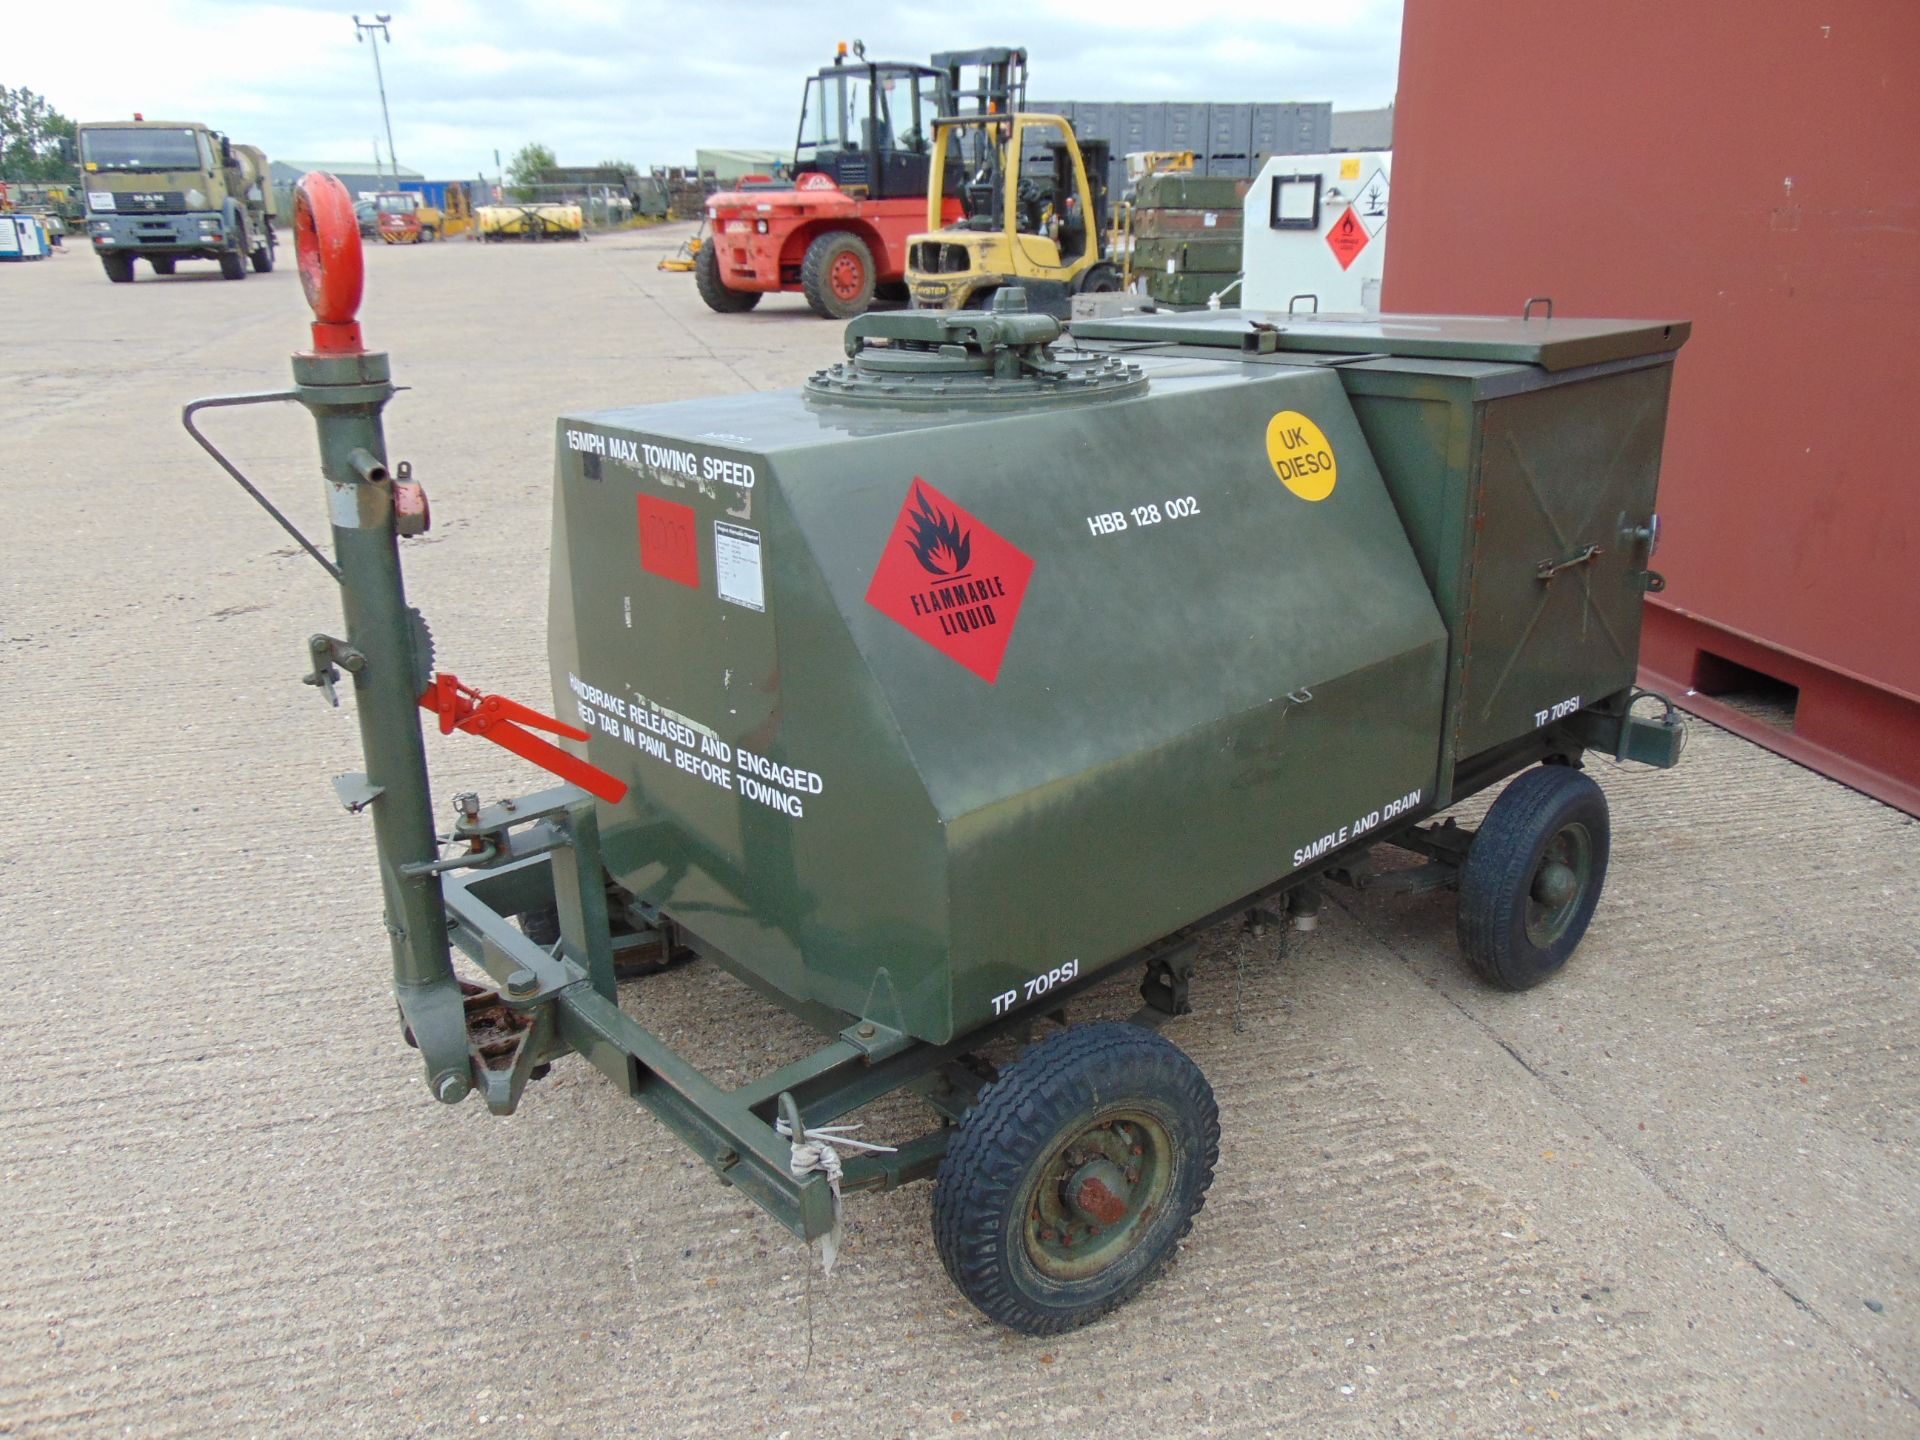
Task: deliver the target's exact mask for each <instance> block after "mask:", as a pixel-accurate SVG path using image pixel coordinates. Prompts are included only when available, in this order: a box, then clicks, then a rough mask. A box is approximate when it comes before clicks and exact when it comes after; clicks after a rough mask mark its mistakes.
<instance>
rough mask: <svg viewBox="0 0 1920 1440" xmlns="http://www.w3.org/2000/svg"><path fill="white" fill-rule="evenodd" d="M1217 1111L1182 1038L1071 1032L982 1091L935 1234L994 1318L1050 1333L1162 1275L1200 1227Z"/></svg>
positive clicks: (937, 1213)
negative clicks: (1180, 1043) (1182, 1243)
mask: <svg viewBox="0 0 1920 1440" xmlns="http://www.w3.org/2000/svg"><path fill="white" fill-rule="evenodd" d="M1219 1158H1220V1112H1219V1108H1218V1106H1217V1105H1216V1104H1215V1103H1214V1098H1213V1088H1212V1087H1211V1086H1210V1085H1208V1084H1207V1080H1206V1077H1205V1076H1204V1075H1202V1074H1201V1073H1200V1067H1199V1066H1197V1065H1195V1064H1194V1063H1193V1061H1192V1060H1190V1059H1188V1058H1187V1056H1186V1055H1185V1054H1184V1053H1183V1052H1182V1051H1181V1050H1180V1048H1179V1047H1178V1046H1176V1045H1175V1044H1174V1043H1173V1042H1172V1041H1170V1040H1167V1039H1165V1038H1164V1037H1162V1036H1160V1035H1158V1034H1156V1033H1154V1032H1153V1031H1151V1030H1146V1029H1142V1028H1141V1027H1139V1026H1137V1025H1128V1024H1125V1023H1121V1022H1118V1021H1106V1022H1102V1023H1099V1024H1094V1025H1079V1026H1075V1027H1073V1028H1072V1029H1069V1030H1062V1031H1059V1032H1057V1033H1056V1034H1054V1035H1052V1036H1050V1037H1049V1038H1048V1039H1046V1040H1044V1041H1042V1042H1041V1043H1040V1044H1038V1045H1036V1046H1034V1047H1033V1048H1032V1049H1031V1050H1029V1051H1027V1053H1026V1054H1024V1055H1022V1056H1021V1057H1020V1058H1019V1059H1018V1060H1016V1061H1014V1063H1013V1064H1011V1065H1009V1066H1008V1067H1007V1068H1006V1069H1005V1070H1003V1071H1002V1072H1001V1073H1000V1076H999V1078H998V1079H997V1080H995V1081H994V1082H993V1083H992V1084H991V1085H989V1086H987V1088H986V1089H985V1090H983V1091H981V1092H980V1098H979V1100H978V1101H977V1102H976V1103H975V1104H974V1106H973V1108H972V1109H970V1110H969V1111H968V1112H967V1115H966V1118H965V1119H964V1120H962V1121H961V1122H960V1126H959V1129H958V1130H957V1131H956V1132H955V1133H954V1136H953V1140H952V1143H951V1144H950V1145H949V1146H948V1147H947V1153H946V1156H945V1158H944V1159H943V1160H942V1161H941V1164H940V1173H939V1177H938V1180H937V1182H936V1184H935V1187H934V1192H933V1238H934V1244H935V1246H936V1247H937V1248H938V1249H939V1251H940V1259H941V1261H942V1262H943V1263H944V1264H945V1265H946V1267H947V1274H948V1275H949V1276H950V1277H952V1279H953V1283H954V1284H955V1285H956V1286H958V1287H959V1290H960V1293H961V1294H963V1295H965V1296H966V1297H967V1299H968V1300H970V1301H972V1302H973V1304H974V1305H975V1306H976V1307H978V1308H979V1310H980V1312H981V1313H982V1314H984V1315H985V1316H987V1318H988V1319H990V1320H995V1321H997V1322H999V1323H1000V1324H1002V1325H1006V1326H1008V1327H1010V1328H1011V1329H1014V1330H1018V1331H1020V1332H1021V1333H1023V1334H1027V1335H1053V1334H1058V1333H1059V1332H1061V1331H1063V1330H1071V1329H1074V1328H1075V1327H1077V1326H1081V1325H1085V1324H1087V1323H1088V1322H1089V1321H1092V1320H1095V1319H1098V1318H1099V1317H1100V1316H1102V1315H1104V1314H1106V1313H1107V1312H1108V1311H1110V1310H1113V1309H1115V1308H1117V1307H1118V1306H1120V1305H1122V1304H1124V1303H1125V1302H1126V1301H1127V1300H1129V1299H1131V1298H1132V1297H1133V1295H1134V1294H1135V1293H1136V1292H1137V1291H1138V1290H1140V1289H1141V1287H1143V1286H1144V1285H1146V1283H1147V1282H1148V1281H1149V1280H1151V1279H1152V1278H1153V1277H1154V1276H1155V1275H1156V1274H1157V1273H1159V1271H1160V1268H1161V1267H1162V1266H1163V1265H1164V1264H1165V1263H1166V1262H1167V1260H1168V1258H1169V1257H1170V1256H1172V1254H1173V1252H1174V1250H1175V1249H1176V1247H1178V1245H1179V1243H1180V1240H1181V1238H1182V1237H1183V1236H1184V1235H1185V1234H1186V1233H1187V1231H1188V1230H1190V1229H1191V1228H1192V1227H1193V1217H1194V1216H1195V1215H1196V1214H1198V1213H1199V1210H1200V1207H1201V1206H1202V1205H1203V1204H1205V1203H1206V1196H1207V1187H1208V1186H1209V1185H1211V1184H1212V1183H1213V1167H1214V1165H1215V1164H1216V1163H1217V1162H1218V1160H1219Z"/></svg>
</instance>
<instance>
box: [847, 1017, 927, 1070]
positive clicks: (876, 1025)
mask: <svg viewBox="0 0 1920 1440" xmlns="http://www.w3.org/2000/svg"><path fill="white" fill-rule="evenodd" d="M840 1038H841V1039H842V1040H844V1041H846V1042H847V1044H849V1045H851V1046H852V1047H853V1048H854V1049H856V1050H858V1051H859V1052H860V1053H861V1054H862V1055H864V1056H866V1057H867V1059H869V1060H884V1059H886V1058H887V1057H888V1056H889V1055H898V1054H899V1053H900V1052H901V1051H902V1050H904V1049H906V1048H907V1047H908V1046H909V1045H911V1044H912V1043H913V1037H912V1036H911V1035H908V1034H907V1033H906V1032H904V1031H901V1030H896V1029H894V1028H893V1027H892V1026H891V1025H882V1024H881V1023H880V1022H879V1021H877V1020H862V1021H859V1022H858V1023H857V1024H853V1025H849V1026H847V1028H846V1029H844V1030H842V1031H841V1032H840Z"/></svg>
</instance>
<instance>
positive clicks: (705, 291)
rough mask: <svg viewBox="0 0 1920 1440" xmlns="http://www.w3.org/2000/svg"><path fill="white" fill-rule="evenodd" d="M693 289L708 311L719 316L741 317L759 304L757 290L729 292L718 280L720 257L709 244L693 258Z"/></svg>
mask: <svg viewBox="0 0 1920 1440" xmlns="http://www.w3.org/2000/svg"><path fill="white" fill-rule="evenodd" d="M693 288H694V289H696V290H698V291H699V292H700V298H701V299H702V300H704V301H706V302H707V308H708V309H709V310H713V311H716V312H717V313H719V314H721V315H743V314H745V313H746V312H747V311H749V310H751V309H752V308H753V307H754V306H756V305H758V304H759V303H760V292H759V291H758V290H729V289H728V288H727V282H726V281H725V280H722V279H721V278H720V257H719V256H718V255H716V254H714V253H713V245H712V243H711V242H709V243H708V244H705V245H702V246H701V247H700V253H699V254H698V255H696V256H694V257H693Z"/></svg>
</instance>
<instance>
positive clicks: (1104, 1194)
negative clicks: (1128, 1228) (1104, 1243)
mask: <svg viewBox="0 0 1920 1440" xmlns="http://www.w3.org/2000/svg"><path fill="white" fill-rule="evenodd" d="M1065 1191H1066V1193H1065V1195H1064V1197H1063V1198H1064V1199H1065V1200H1066V1202H1067V1207H1068V1208H1069V1209H1070V1210H1072V1211H1073V1213H1074V1214H1075V1215H1077V1216H1078V1217H1079V1218H1080V1219H1082V1220H1084V1221H1086V1222H1087V1223H1088V1224H1090V1225H1118V1224H1119V1223H1120V1222H1121V1221H1122V1220H1124V1219H1126V1218H1127V1202H1128V1201H1129V1200H1130V1199H1131V1198H1132V1196H1133V1186H1132V1185H1131V1184H1129V1183H1128V1181H1127V1177H1126V1175H1125V1174H1124V1173H1122V1171H1121V1169H1120V1167H1119V1166H1118V1165H1116V1164H1114V1163H1113V1161H1111V1160H1108V1159H1106V1158H1105V1157H1102V1158H1100V1159H1097V1160H1089V1161H1088V1162H1087V1163H1086V1164H1084V1165H1082V1166H1081V1167H1080V1168H1079V1169H1078V1170H1075V1171H1074V1172H1073V1174H1072V1175H1071V1176H1070V1177H1069V1178H1068V1180H1067V1183H1066V1186H1065Z"/></svg>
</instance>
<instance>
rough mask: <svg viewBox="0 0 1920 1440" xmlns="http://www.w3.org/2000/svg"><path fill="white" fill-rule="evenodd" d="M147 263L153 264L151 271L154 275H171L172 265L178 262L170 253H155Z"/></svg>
mask: <svg viewBox="0 0 1920 1440" xmlns="http://www.w3.org/2000/svg"><path fill="white" fill-rule="evenodd" d="M147 263H148V264H149V265H151V266H153V273H154V274H156V275H171V274H173V271H174V267H175V266H176V265H177V264H179V262H178V261H177V260H175V259H174V257H173V256H171V255H156V256H154V257H153V259H151V260H149V261H148V262H147Z"/></svg>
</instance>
